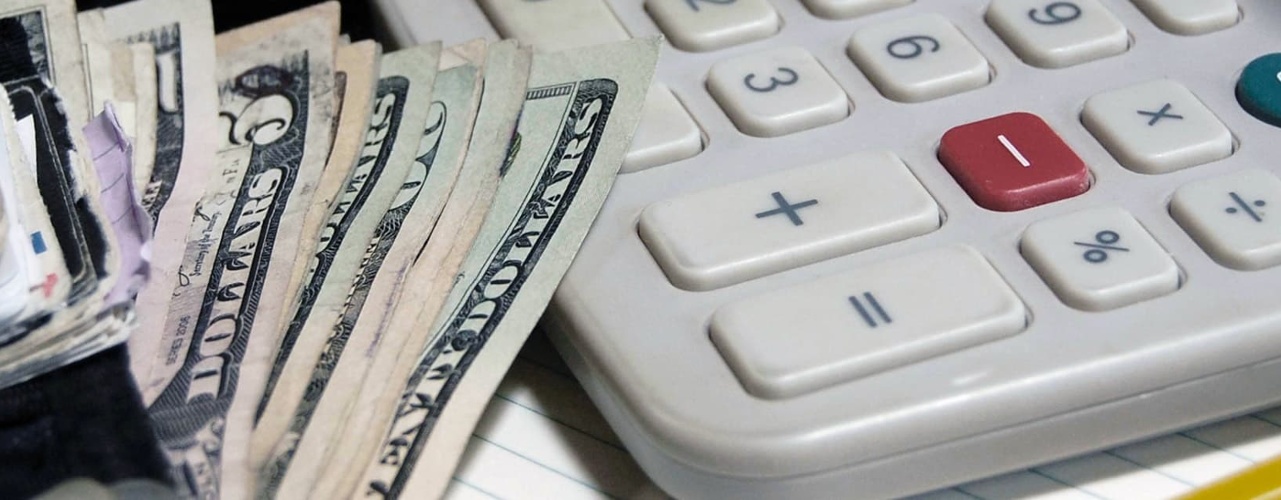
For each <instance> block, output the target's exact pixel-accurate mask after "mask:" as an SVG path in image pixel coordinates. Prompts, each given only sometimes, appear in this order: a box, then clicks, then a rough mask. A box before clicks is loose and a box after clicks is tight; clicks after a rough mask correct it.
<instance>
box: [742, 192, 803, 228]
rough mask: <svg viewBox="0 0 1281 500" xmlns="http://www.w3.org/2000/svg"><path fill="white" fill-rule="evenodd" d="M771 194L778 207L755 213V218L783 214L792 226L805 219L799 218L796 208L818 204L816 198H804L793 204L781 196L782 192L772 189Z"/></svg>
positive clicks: (801, 223) (798, 224)
mask: <svg viewBox="0 0 1281 500" xmlns="http://www.w3.org/2000/svg"><path fill="white" fill-rule="evenodd" d="M772 196H773V197H774V203H777V204H778V208H775V209H772V210H766V211H764V212H761V213H759V214H756V218H757V219H764V218H766V217H770V216H774V215H779V214H783V215H786V216H787V219H788V220H790V221H792V225H793V226H801V225H804V224H805V221H803V220H801V215H800V214H799V213H797V212H796V210H797V209H800V208H805V207H808V206H811V205H817V204H818V200H805V201H802V202H800V203H795V204H793V203H789V202H788V201H787V198H784V197H783V193H780V192H778V191H774V193H773V195H772Z"/></svg>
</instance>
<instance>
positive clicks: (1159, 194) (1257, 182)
mask: <svg viewBox="0 0 1281 500" xmlns="http://www.w3.org/2000/svg"><path fill="white" fill-rule="evenodd" d="M442 4H443V5H442ZM379 8H380V9H381V12H382V14H383V19H384V22H385V23H386V24H387V29H388V31H389V32H390V33H392V34H393V36H394V37H395V38H396V39H397V40H400V41H402V42H406V43H408V42H420V41H427V40H435V39H444V40H446V41H447V42H460V41H463V40H466V39H468V38H472V37H478V36H485V37H491V38H495V37H507V38H518V39H521V40H523V41H525V42H527V43H530V44H532V45H534V46H535V47H537V48H539V49H540V50H548V51H550V50H557V49H563V48H568V47H572V46H575V45H582V44H592V43H604V42H609V41H613V40H620V39H625V38H629V37H643V36H652V35H662V36H664V37H665V39H666V43H665V47H664V49H663V52H662V55H661V60H660V63H659V68H658V71H657V75H656V83H655V84H654V86H653V87H652V89H651V90H650V93H649V96H648V101H647V104H646V109H645V115H644V117H643V118H642V121H641V124H640V126H639V129H638V131H637V133H636V137H635V140H634V142H633V144H632V149H631V152H630V153H629V154H628V156H627V159H626V162H625V164H624V166H623V173H622V174H620V175H619V177H618V180H617V182H616V184H615V185H614V187H613V191H612V192H611V194H610V196H609V198H608V201H607V202H606V204H605V206H604V208H603V211H602V212H601V215H600V217H599V219H598V220H597V221H596V223H595V225H594V226H593V228H592V230H591V232H590V234H589V236H588V237H587V240H586V241H585V243H584V244H583V246H582V249H581V251H580V253H579V254H578V256H577V258H576V260H575V261H574V264H573V266H572V268H571V269H570V271H569V273H568V275H567V276H566V277H565V279H564V281H563V283H562V284H561V286H560V288H559V290H558V292H557V293H556V296H555V299H554V300H553V303H552V305H551V307H550V309H549V311H548V313H547V315H546V316H545V318H544V323H545V326H546V327H547V328H548V330H549V333H550V335H551V337H552V339H553V342H555V343H556V344H557V347H558V349H559V350H560V351H561V353H562V355H563V356H564V357H565V358H566V361H567V363H568V364H569V365H570V367H571V368H572V369H573V370H574V372H575V374H576V375H577V376H578V378H579V379H580V380H581V382H582V383H583V385H584V386H585V388H586V389H587V392H588V393H589V394H590V395H591V397H592V400H593V401H594V402H595V403H596V404H597V405H598V406H599V408H600V410H601V411H602V413H603V414H604V415H605V417H606V418H607V420H608V421H609V422H610V424H611V425H612V426H613V428H614V429H615V431H616V432H617V433H618V434H619V436H620V437H621V438H622V440H623V442H624V443H625V444H626V446H627V448H628V450H629V451H630V452H631V453H632V454H633V455H634V456H635V457H636V459H637V461H638V462H639V463H640V464H641V466H642V467H643V468H644V469H645V471H646V472H647V473H648V474H649V475H650V476H651V477H652V478H653V480H654V481H655V482H656V483H657V484H659V485H660V486H661V487H663V488H664V490H665V491H666V492H668V493H669V494H671V495H673V496H676V497H679V498H736V499H737V498H881V497H898V496H905V495H912V494H916V493H921V492H927V491H932V490H935V489H937V488H940V487H947V486H950V485H955V484H958V483H962V482H965V481H970V480H974V479H978V478H983V477H988V476H992V475H995V474H999V473H1003V472H1008V471H1013V470H1020V469H1024V468H1027V467H1031V466H1035V465H1038V464H1043V463H1047V462H1051V461H1055V460H1059V459H1062V458H1065V457H1070V456H1074V455H1078V454H1082V453H1085V452H1089V451H1093V450H1099V449H1104V448H1108V447H1112V446H1116V445H1120V444H1123V443H1128V442H1133V441H1136V440H1140V439H1143V438H1146V437H1150V436H1154V435H1158V434H1163V433H1168V432H1172V431H1176V430H1180V429H1184V428H1188V427H1190V426H1194V425H1197V424H1201V423H1205V422H1209V421H1213V420H1217V419H1224V418H1228V417H1231V416H1235V415H1240V414H1243V413H1246V412H1250V411H1252V410H1256V409H1260V408H1263V407H1267V406H1272V405H1276V404H1278V403H1281V179H1279V176H1281V53H1278V52H1281V2H1276V1H1270V0H1063V1H1054V0H915V1H912V0H643V1H641V0H477V1H476V2H474V3H473V2H416V1H413V0H381V1H380V3H379Z"/></svg>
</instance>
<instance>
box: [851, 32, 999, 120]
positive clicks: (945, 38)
mask: <svg viewBox="0 0 1281 500" xmlns="http://www.w3.org/2000/svg"><path fill="white" fill-rule="evenodd" d="M848 52H849V55H850V58H851V59H853V60H854V62H855V63H857V64H858V66H859V68H860V69H862V70H863V72H864V73H866V74H867V75H868V78H870V79H871V80H872V83H873V84H875V85H876V88H877V89H878V90H880V91H881V93H882V94H885V96H886V97H889V98H890V99H894V100H896V101H903V102H920V101H927V100H930V99H937V98H940V97H943V96H947V95H951V94H956V93H959V92H965V91H967V90H973V89H976V88H979V87H982V86H984V85H987V83H988V80H989V76H988V75H989V73H988V65H987V59H984V58H983V54H980V53H979V51H978V49H975V48H974V45H972V44H970V41H969V40H968V39H966V38H965V35H962V34H961V32H960V31H959V30H957V29H956V26H953V25H952V23H950V22H948V21H947V19H945V18H944V17H943V16H940V15H938V14H927V15H922V16H916V17H909V18H906V19H900V20H898V21H892V22H888V23H882V24H875V25H872V26H868V27H866V28H863V29H861V30H858V31H857V32H855V33H854V36H853V37H851V38H850V44H849V48H848Z"/></svg>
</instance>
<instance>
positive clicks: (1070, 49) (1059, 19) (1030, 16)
mask: <svg viewBox="0 0 1281 500" xmlns="http://www.w3.org/2000/svg"><path fill="white" fill-rule="evenodd" d="M986 18H987V23H988V24H989V25H991V26H992V29H993V30H995V31H996V32H997V34H999V35H1001V38H1002V39H1003V40H1005V43H1006V45H1009V46H1010V48H1011V49H1013V50H1014V52H1015V53H1017V54H1018V55H1019V57H1020V58H1022V59H1023V61H1024V62H1026V63H1028V64H1031V65H1033V66H1038V67H1042V68H1063V67H1067V66H1073V65H1077V64H1081V63H1083V62H1088V61H1092V60H1095V59H1101V58H1104V57H1109V56H1114V55H1117V54H1120V53H1122V52H1125V51H1126V49H1128V48H1129V46H1130V37H1129V34H1128V33H1127V32H1126V30H1125V26H1124V25H1122V24H1121V22H1120V21H1118V20H1117V19H1116V17H1114V16H1113V15H1112V13H1111V12H1110V11H1108V9H1107V7H1104V6H1103V5H1102V4H1100V3H1099V1H1098V0H1071V1H1052V0H993V1H992V5H991V6H989V7H988V9H987V15H986Z"/></svg>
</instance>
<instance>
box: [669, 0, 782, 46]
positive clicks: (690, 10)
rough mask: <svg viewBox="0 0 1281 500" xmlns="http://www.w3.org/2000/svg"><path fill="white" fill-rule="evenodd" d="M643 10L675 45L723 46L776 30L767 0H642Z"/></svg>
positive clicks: (737, 43) (777, 19) (769, 33)
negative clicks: (643, 0) (643, 3)
mask: <svg viewBox="0 0 1281 500" xmlns="http://www.w3.org/2000/svg"><path fill="white" fill-rule="evenodd" d="M645 9H646V10H648V11H649V14H650V16H652V17H653V18H654V21H655V22H656V23H658V26H659V27H660V28H662V30H663V34H664V35H667V38H668V39H670V40H671V42H672V45H674V46H676V47H677V48H680V49H683V50H689V51H695V52H702V51H708V50H716V49H723V48H725V47H729V46H733V45H740V44H744V43H747V42H752V41H756V40H760V39H762V38H767V37H769V36H770V35H773V34H774V33H776V32H778V28H779V23H780V21H779V17H778V12H776V11H775V10H774V7H773V6H771V5H770V4H769V1H768V0H645Z"/></svg>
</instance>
